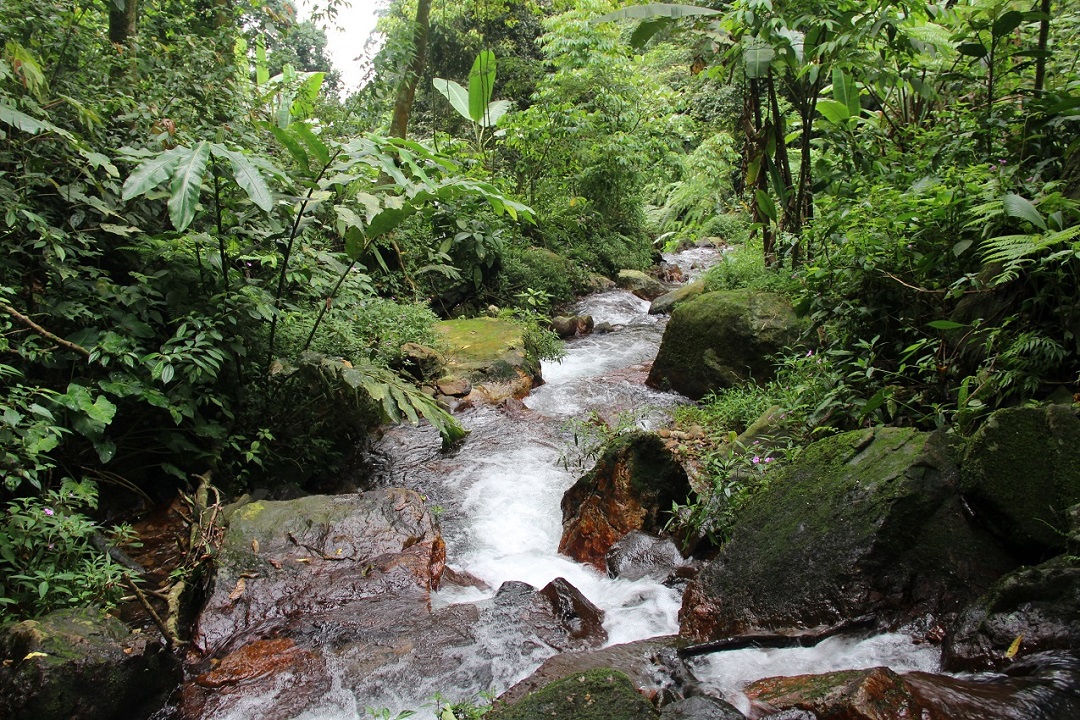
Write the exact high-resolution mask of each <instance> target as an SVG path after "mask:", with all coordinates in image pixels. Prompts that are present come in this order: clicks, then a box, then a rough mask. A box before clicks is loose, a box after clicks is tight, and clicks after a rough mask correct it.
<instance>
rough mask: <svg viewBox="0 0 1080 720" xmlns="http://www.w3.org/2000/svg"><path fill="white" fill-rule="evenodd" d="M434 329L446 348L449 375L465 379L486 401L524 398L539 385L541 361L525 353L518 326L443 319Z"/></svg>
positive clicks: (497, 321)
mask: <svg viewBox="0 0 1080 720" xmlns="http://www.w3.org/2000/svg"><path fill="white" fill-rule="evenodd" d="M435 330H436V332H437V333H438V334H439V335H440V336H441V337H442V339H443V341H444V342H445V343H446V345H447V346H448V347H449V352H448V354H447V371H448V374H449V375H450V376H451V377H455V378H461V379H464V380H468V381H469V382H470V383H471V384H472V385H473V388H474V393H478V394H479V395H480V396H481V399H483V400H486V401H487V402H492V403H497V402H499V401H500V400H503V399H504V398H508V397H516V398H521V397H524V396H525V395H526V394H528V392H529V390H530V389H531V388H533V387H534V386H536V385H537V384H539V383H540V382H541V376H540V362H539V361H538V360H536V358H534V357H532V356H531V355H530V354H529V353H528V352H527V351H526V349H525V339H524V336H523V334H522V333H523V330H522V327H521V325H519V324H518V323H515V322H513V321H511V320H504V319H501V318H490V317H479V318H471V319H461V320H446V321H444V322H440V323H437V324H436V325H435Z"/></svg>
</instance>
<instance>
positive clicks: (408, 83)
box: [390, 0, 431, 138]
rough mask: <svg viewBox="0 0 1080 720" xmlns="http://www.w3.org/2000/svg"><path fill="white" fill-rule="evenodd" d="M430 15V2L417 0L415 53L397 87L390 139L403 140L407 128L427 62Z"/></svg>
mask: <svg viewBox="0 0 1080 720" xmlns="http://www.w3.org/2000/svg"><path fill="white" fill-rule="evenodd" d="M430 14H431V0H419V2H418V3H417V5H416V23H415V25H416V27H415V28H414V32H415V33H416V52H415V53H414V54H413V58H412V61H411V62H409V67H408V68H407V69H406V71H405V77H404V78H403V79H402V81H401V84H400V85H398V89H397V96H396V97H395V98H394V117H393V119H392V120H391V121H390V137H399V138H404V137H405V133H406V131H407V130H408V127H409V114H410V113H411V112H412V105H413V98H414V97H415V96H416V85H417V83H418V82H420V73H421V72H423V70H424V63H425V62H426V60H427V44H428V27H429V21H428V17H429V15H430Z"/></svg>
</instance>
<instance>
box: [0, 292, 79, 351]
mask: <svg viewBox="0 0 1080 720" xmlns="http://www.w3.org/2000/svg"><path fill="white" fill-rule="evenodd" d="M0 310H3V311H4V312H6V313H7V314H8V315H10V316H11V317H13V318H15V319H16V320H18V321H19V322H20V323H22V324H23V325H25V326H26V327H28V328H30V329H31V330H33V331H34V332H36V333H37V334H38V335H40V336H41V337H43V338H47V339H49V340H52V341H53V342H54V343H56V344H57V345H59V346H61V347H65V348H67V349H68V350H72V351H74V352H77V353H79V354H80V355H83V356H85V357H87V358H89V357H90V351H89V350H87V349H86V348H84V347H83V346H82V345H76V344H75V343H73V342H71V341H69V340H65V339H64V338H62V337H60V336H59V335H55V334H53V333H51V332H49V331H48V330H46V329H45V328H43V327H41V326H40V325H38V324H37V323H36V322H34V321H33V320H31V319H30V318H28V317H27V316H25V315H23V314H22V313H21V312H19V311H18V310H16V309H15V308H13V307H11V306H10V305H8V304H6V303H0Z"/></svg>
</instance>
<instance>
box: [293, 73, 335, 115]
mask: <svg viewBox="0 0 1080 720" xmlns="http://www.w3.org/2000/svg"><path fill="white" fill-rule="evenodd" d="M302 75H304V76H306V77H304V80H303V81H302V82H301V83H300V86H299V87H297V88H296V93H295V95H294V97H295V99H294V100H293V101H292V103H291V104H290V105H289V116H290V119H291V120H293V121H296V120H304V119H305V118H309V117H311V116H312V115H313V114H314V113H315V101H316V100H318V99H319V88H321V87H322V84H323V78H325V77H326V73H323V72H312V73H302Z"/></svg>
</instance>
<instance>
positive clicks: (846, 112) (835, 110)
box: [817, 99, 851, 125]
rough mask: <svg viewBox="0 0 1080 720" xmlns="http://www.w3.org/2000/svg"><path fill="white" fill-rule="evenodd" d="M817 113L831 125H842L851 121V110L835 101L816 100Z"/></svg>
mask: <svg viewBox="0 0 1080 720" xmlns="http://www.w3.org/2000/svg"><path fill="white" fill-rule="evenodd" d="M817 111H818V112H819V113H821V116H822V117H823V118H825V119H826V120H828V121H829V122H831V123H832V124H833V125H843V124H844V123H846V122H847V121H848V120H850V119H851V109H850V108H848V106H847V105H846V104H844V103H842V102H838V101H836V100H828V99H821V100H818V101H817Z"/></svg>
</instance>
